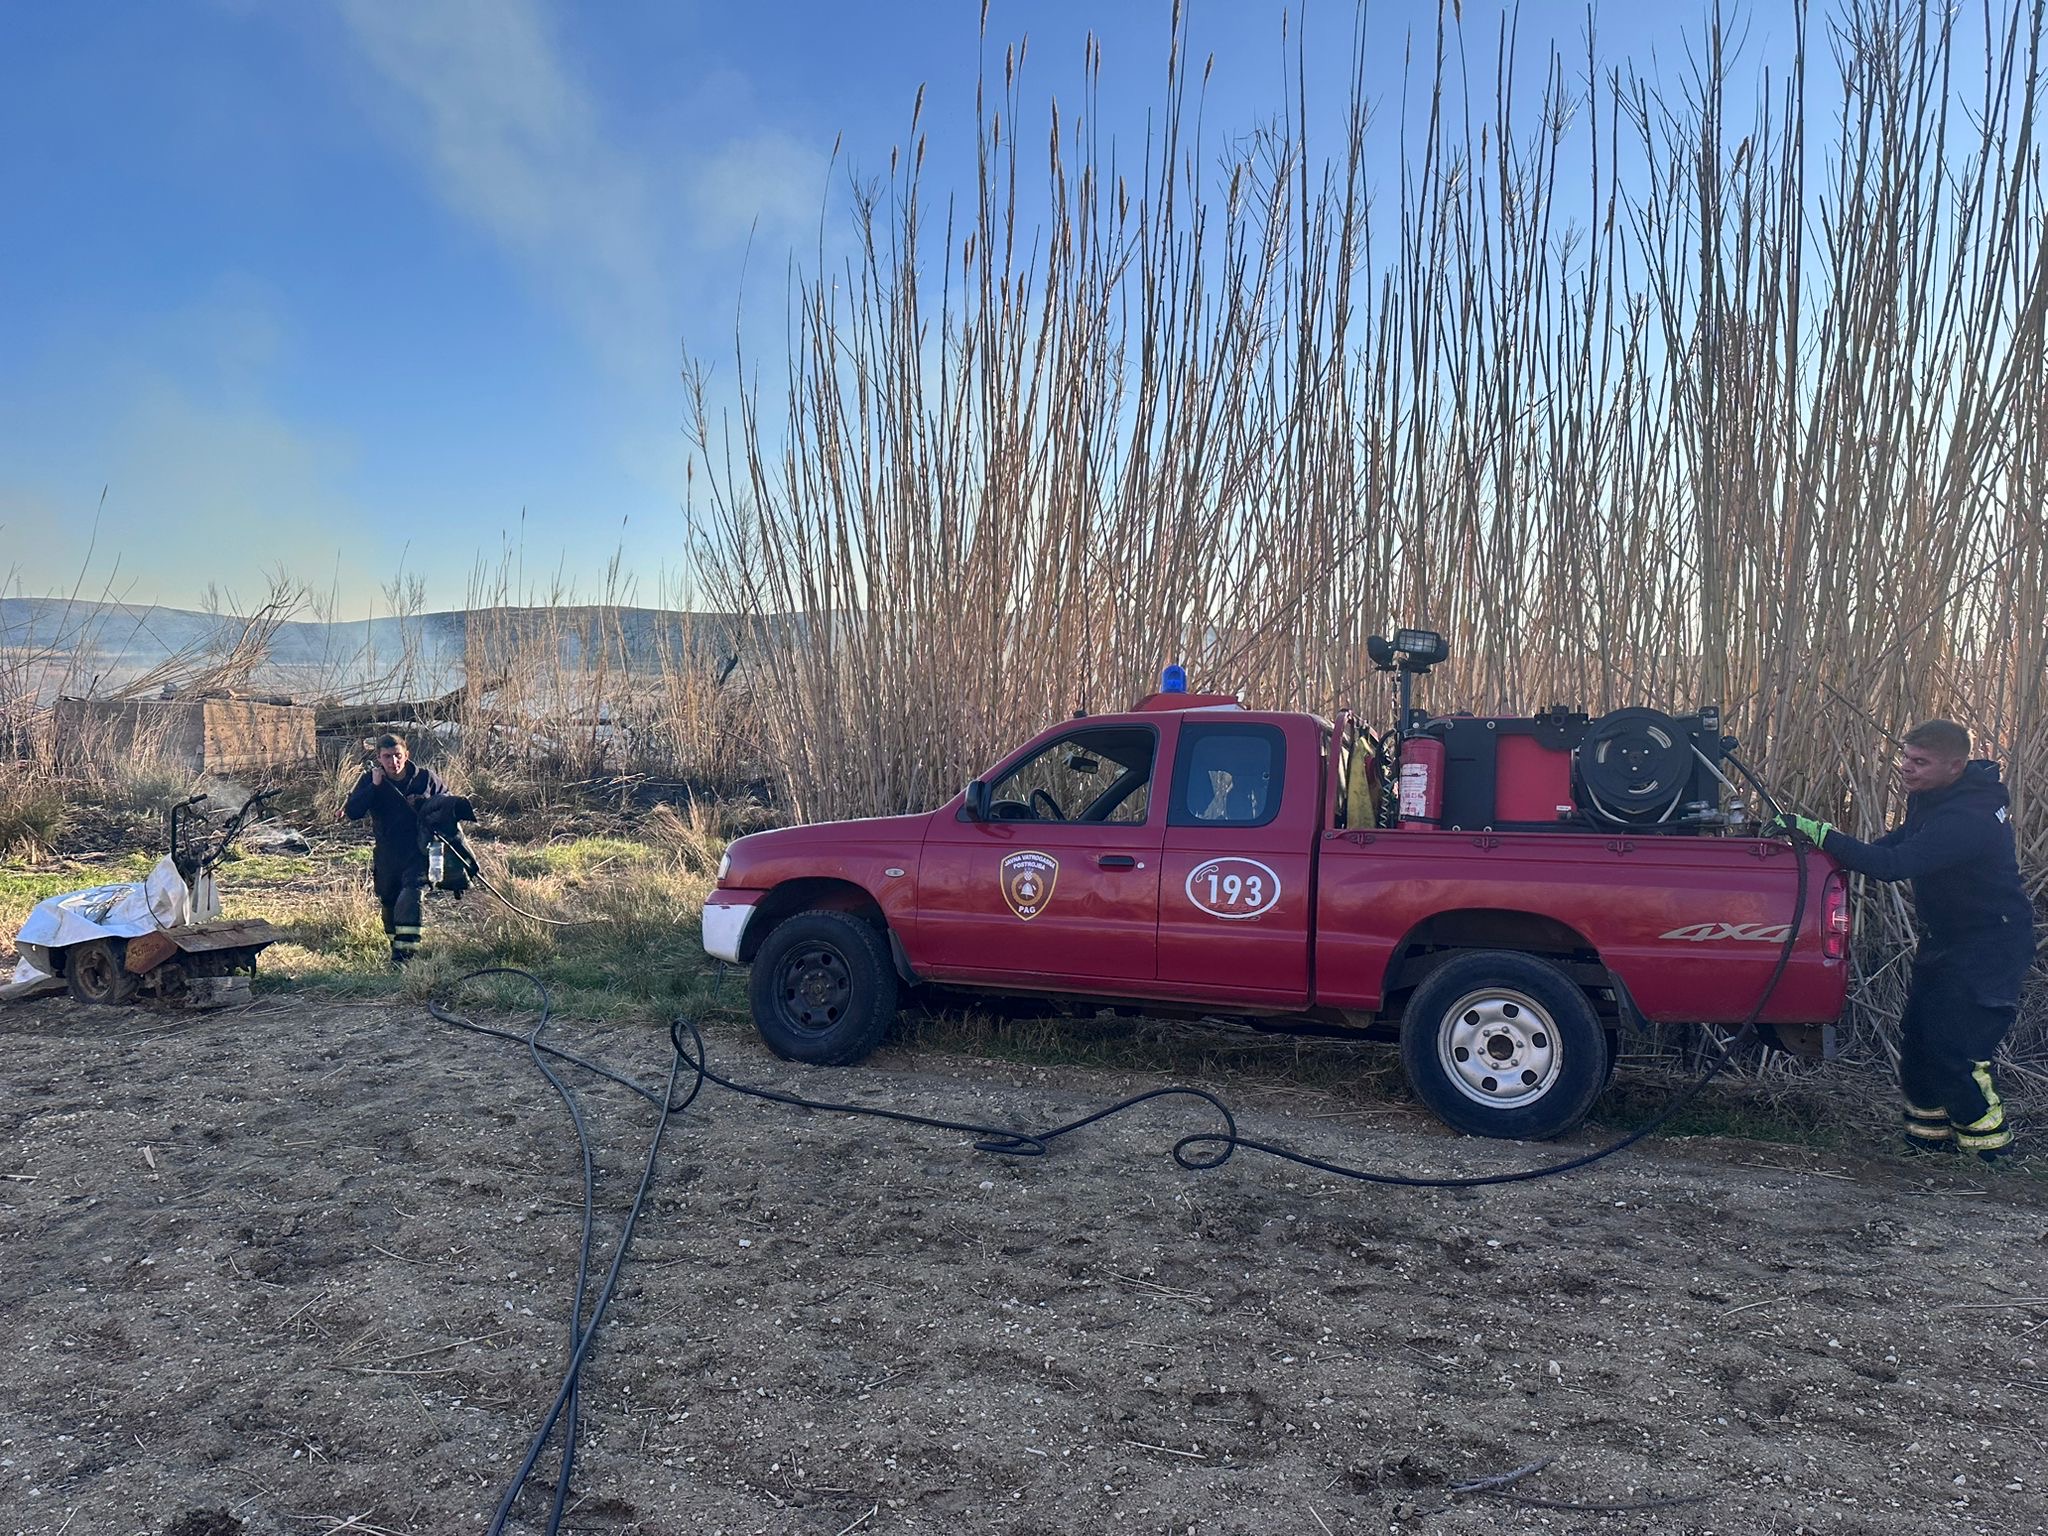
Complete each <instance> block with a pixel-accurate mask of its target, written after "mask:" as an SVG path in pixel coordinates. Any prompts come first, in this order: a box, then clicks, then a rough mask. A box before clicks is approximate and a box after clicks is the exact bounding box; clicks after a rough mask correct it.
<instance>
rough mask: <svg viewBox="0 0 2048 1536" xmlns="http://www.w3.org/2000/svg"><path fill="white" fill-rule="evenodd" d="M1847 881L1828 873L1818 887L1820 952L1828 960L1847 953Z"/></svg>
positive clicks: (1846, 956) (1845, 955)
mask: <svg viewBox="0 0 2048 1536" xmlns="http://www.w3.org/2000/svg"><path fill="white" fill-rule="evenodd" d="M1849 927H1850V918H1849V882H1848V881H1847V880H1845V879H1844V878H1843V877H1842V876H1841V875H1839V874H1832V875H1829V876H1828V878H1827V883H1826V884H1824V885H1823V886H1822V887H1821V889H1820V952H1821V953H1822V954H1823V955H1825V956H1826V957H1827V958H1828V959H1830V960H1843V959H1846V958H1848V954H1849Z"/></svg>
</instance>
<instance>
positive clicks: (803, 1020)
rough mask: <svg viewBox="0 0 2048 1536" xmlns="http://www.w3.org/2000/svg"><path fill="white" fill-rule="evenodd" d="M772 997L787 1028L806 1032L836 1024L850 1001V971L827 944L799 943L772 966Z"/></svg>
mask: <svg viewBox="0 0 2048 1536" xmlns="http://www.w3.org/2000/svg"><path fill="white" fill-rule="evenodd" d="M775 997H776V1001H777V1002H778V1003H779V1004H780V1005H781V1009H782V1017H783V1020H784V1022H785V1023H787V1024H788V1025H789V1026H790V1028H792V1029H795V1030H798V1031H801V1032H802V1033H804V1034H807V1035H818V1034H823V1033H825V1032H826V1031H827V1030H830V1029H834V1028H836V1027H837V1026H838V1025H839V1023H840V1021H841V1020H842V1019H844V1018H845V1017H846V1010H847V1008H848V1006H849V1005H850V1004H851V1003H852V1001H853V973H852V972H851V971H850V970H848V969H847V965H846V956H844V955H842V954H841V953H840V952H839V951H838V950H837V949H835V948H833V947H832V946H831V945H830V944H816V943H814V944H799V945H797V946H796V948H794V949H792V950H791V951H790V952H789V953H788V954H786V955H784V956H783V957H782V963H781V964H780V965H778V966H777V967H776V968H775Z"/></svg>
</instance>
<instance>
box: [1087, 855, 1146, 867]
mask: <svg viewBox="0 0 2048 1536" xmlns="http://www.w3.org/2000/svg"><path fill="white" fill-rule="evenodd" d="M1095 862H1096V863H1097V864H1099V865H1101V866H1102V867H1103V868H1104V869H1136V868H1137V867H1138V861H1137V860H1136V859H1135V858H1133V857H1131V855H1130V854H1128V853H1098V854H1097V855H1096V856H1095Z"/></svg>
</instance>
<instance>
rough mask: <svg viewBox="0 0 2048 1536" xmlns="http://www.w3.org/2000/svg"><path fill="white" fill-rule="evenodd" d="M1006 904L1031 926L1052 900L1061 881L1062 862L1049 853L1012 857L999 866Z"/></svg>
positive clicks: (1023, 854) (1019, 854)
mask: <svg viewBox="0 0 2048 1536" xmlns="http://www.w3.org/2000/svg"><path fill="white" fill-rule="evenodd" d="M999 868H1000V871H1001V875H1002V882H1003V900H1005V901H1007V902H1008V903H1009V904H1010V910H1011V911H1012V912H1014V913H1016V914H1017V915H1018V916H1019V917H1021V918H1023V919H1024V921H1025V922H1027V923H1028V922H1030V921H1031V919H1032V918H1034V917H1036V916H1038V914H1039V913H1041V912H1043V911H1044V910H1045V904H1046V903H1047V902H1049V901H1051V900H1052V888H1053V886H1054V884H1055V883H1056V882H1057V881H1058V880H1059V877H1060V861H1059V860H1058V859H1056V858H1054V857H1053V856H1052V855H1051V854H1049V853H1013V854H1010V855H1009V856H1008V857H1007V858H1005V859H1004V860H1003V862H1002V864H1001V865H1000V866H999Z"/></svg>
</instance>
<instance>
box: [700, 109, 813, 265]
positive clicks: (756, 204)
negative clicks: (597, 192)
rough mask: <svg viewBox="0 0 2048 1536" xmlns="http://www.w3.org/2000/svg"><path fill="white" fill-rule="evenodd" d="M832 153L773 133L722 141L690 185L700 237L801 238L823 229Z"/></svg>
mask: <svg viewBox="0 0 2048 1536" xmlns="http://www.w3.org/2000/svg"><path fill="white" fill-rule="evenodd" d="M828 168H829V166H828V162H827V159H826V156H825V155H824V154H823V153H821V152H820V151H819V150H818V149H817V148H816V147H815V146H813V145H810V144H806V143H804V142H803V141H801V140H800V139H796V138H793V137H791V136H790V135H789V134H786V133H777V132H772V131H771V132H767V133H761V134H756V135H754V136H753V137H751V138H745V139H734V140H732V141H731V142H730V143H727V144H725V145H722V146H721V147H720V148H719V149H717V150H716V151H715V152H714V153H713V154H712V155H711V157H710V159H708V160H706V161H705V162H704V164H703V165H701V166H700V167H698V169H697V172H696V175H695V176H694V177H693V178H692V183H691V188H690V204H691V210H692V212H693V213H694V215H695V217H696V227H695V235H696V238H697V240H698V241H699V242H700V243H702V244H705V245H720V244H731V243H734V242H736V241H743V240H745V239H747V238H748V237H749V236H750V235H752V234H754V233H756V226H757V224H758V226H759V232H760V233H763V234H766V235H769V236H773V237H781V238H795V237H798V236H801V235H802V234H804V233H805V232H807V231H809V230H813V229H815V228H816V227H817V224H818V217H819V211H820V209H821V208H822V207H823V205H824V199H825V190H826V188H825V177H826V172H827V170H828Z"/></svg>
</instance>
